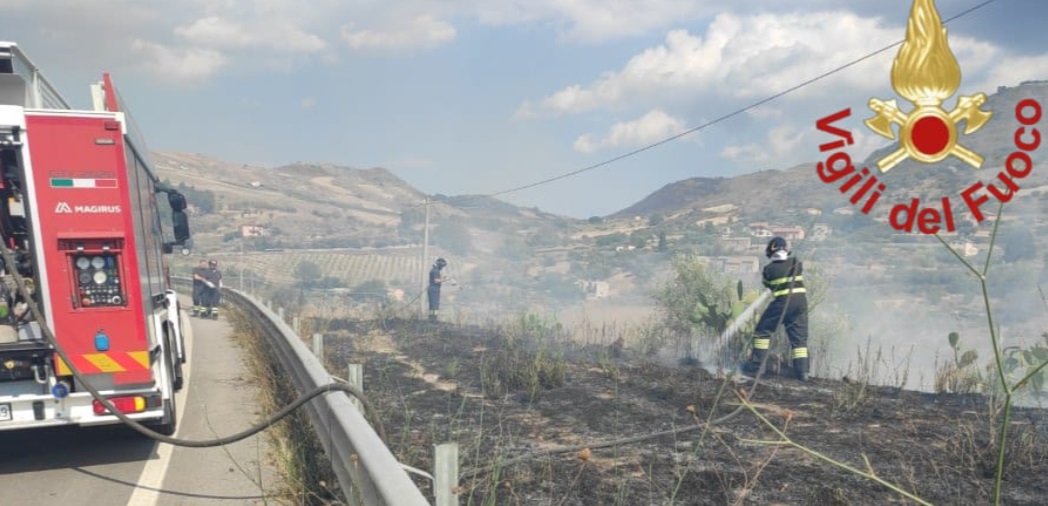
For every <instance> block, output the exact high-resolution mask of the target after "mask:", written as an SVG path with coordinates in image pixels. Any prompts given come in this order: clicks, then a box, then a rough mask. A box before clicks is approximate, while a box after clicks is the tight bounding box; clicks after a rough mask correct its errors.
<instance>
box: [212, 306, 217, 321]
mask: <svg viewBox="0 0 1048 506" xmlns="http://www.w3.org/2000/svg"><path fill="white" fill-rule="evenodd" d="M211 318H213V319H215V320H217V319H218V308H217V307H213V308H211Z"/></svg>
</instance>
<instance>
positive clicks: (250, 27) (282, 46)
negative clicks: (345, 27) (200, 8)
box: [174, 16, 327, 53]
mask: <svg viewBox="0 0 1048 506" xmlns="http://www.w3.org/2000/svg"><path fill="white" fill-rule="evenodd" d="M174 32H175V34H176V35H178V36H180V37H182V38H183V39H185V40H186V41H187V42H189V43H190V44H193V45H194V46H198V47H207V48H214V49H249V48H265V49H270V50H276V51H280V52H291V53H313V52H317V51H320V50H322V49H324V48H325V47H326V46H327V43H325V42H324V40H323V39H321V38H320V37H318V36H316V35H313V34H311V33H308V32H305V31H303V30H301V29H299V28H297V27H295V26H293V25H291V24H289V23H288V22H286V21H279V20H266V21H257V22H255V23H251V24H245V23H238V22H233V21H230V20H228V19H225V18H223V17H219V16H209V17H205V18H200V19H198V20H196V21H194V22H193V23H192V24H190V25H188V26H178V27H175V29H174Z"/></svg>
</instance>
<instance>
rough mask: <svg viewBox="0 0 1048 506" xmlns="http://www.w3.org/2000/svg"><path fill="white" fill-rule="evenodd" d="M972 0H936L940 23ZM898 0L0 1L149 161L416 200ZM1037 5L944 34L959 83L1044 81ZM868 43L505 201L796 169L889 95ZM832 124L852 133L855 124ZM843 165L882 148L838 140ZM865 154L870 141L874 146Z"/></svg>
mask: <svg viewBox="0 0 1048 506" xmlns="http://www.w3.org/2000/svg"><path fill="white" fill-rule="evenodd" d="M979 3H981V1H980V0H939V1H938V2H936V6H937V7H938V10H939V12H940V13H941V15H942V17H944V18H948V17H950V16H952V15H954V14H956V13H958V12H961V11H963V10H965V9H967V8H969V7H972V6H974V5H976V4H979ZM910 5H911V2H910V1H908V0H906V1H902V0H900V1H883V0H881V1H876V0H856V1H850V2H843V1H840V2H833V1H829V0H795V1H791V2H782V1H781V0H736V1H707V0H690V1H688V0H529V1H522V0H457V1H456V0H387V1H376V0H358V1H354V2H345V1H340V0H304V1H303V0H297V1H296V0H180V1H177V2H172V1H160V0H95V1H92V2H83V1H81V0H4V1H3V2H0V39H3V40H11V41H15V42H17V43H19V44H20V45H21V46H22V48H23V50H25V51H26V52H27V53H28V54H29V55H30V57H31V58H33V59H34V61H35V62H36V63H37V64H38V65H39V66H40V67H41V68H42V69H43V70H44V72H45V74H46V75H48V76H49V78H50V79H51V80H52V81H54V82H55V83H56V85H57V86H58V87H59V88H60V90H62V92H63V93H64V94H65V95H66V97H67V98H69V99H70V100H71V101H73V102H74V104H78V105H84V106H86V105H87V103H88V92H87V84H88V83H90V82H92V81H94V80H97V79H98V77H99V76H100V73H101V72H102V71H109V72H111V73H112V74H113V75H114V79H115V81H116V83H117V86H118V88H120V89H121V93H122V94H123V95H124V97H125V99H127V101H128V103H129V105H130V106H131V108H132V111H133V113H134V114H135V117H136V120H137V121H138V123H139V124H140V126H141V127H142V129H143V130H144V131H145V134H146V137H147V139H148V140H149V143H150V147H151V148H152V149H154V150H168V151H187V152H197V153H203V154H206V155H211V156H215V157H219V158H222V159H226V160H229V161H233V162H238V163H250V164H259V165H265V166H276V165H281V164H285V163H290V162H294V161H311V162H331V163H336V164H340V165H346V166H351V167H358V168H369V167H376V166H380V167H386V168H388V169H390V170H392V171H393V172H395V173H396V174H397V175H399V176H400V177H402V178H404V179H405V180H407V181H408V182H409V183H411V184H412V185H414V186H416V187H417V188H419V189H420V190H422V191H424V192H427V193H443V194H463V193H493V192H498V191H502V190H506V189H508V188H513V187H517V186H520V185H525V184H528V183H532V182H534V181H538V180H542V179H545V178H548V177H551V176H555V175H557V174H560V173H564V172H568V171H573V170H576V169H579V168H582V167H586V166H589V165H592V164H595V163H598V162H601V161H604V160H607V159H610V158H613V157H616V156H618V155H621V154H622V153H625V152H628V151H631V150H634V149H637V148H639V147H642V146H645V145H648V144H650V143H652V142H655V141H658V140H661V139H664V138H666V137H668V136H671V135H673V134H676V133H679V132H681V131H683V130H685V129H688V128H690V127H694V126H697V125H699V124H701V123H704V122H706V121H708V120H710V119H712V118H715V117H718V116H721V115H724V114H727V113H730V112H732V111H734V110H736V109H738V108H740V107H744V106H746V105H749V104H751V103H753V102H756V101H758V100H760V99H762V98H764V97H766V96H768V95H771V94H774V93H776V92H778V91H781V90H783V89H786V88H789V87H791V86H793V85H795V84H797V83H800V82H802V81H804V80H806V79H809V78H812V77H814V76H816V75H819V74H821V73H823V72H825V71H827V70H830V69H832V68H834V67H837V66H839V65H841V64H843V63H846V62H848V61H851V60H853V59H855V58H858V57H861V56H863V55H865V54H867V53H869V52H871V51H873V50H875V49H879V48H881V47H883V46H885V45H887V44H890V43H892V42H895V41H897V40H901V39H902V38H903V37H904V36H905V23H906V19H907V16H908V14H909V9H910ZM1044 19H1048V2H1044V1H1043V0H997V1H996V2H993V3H991V4H990V5H987V6H985V7H983V8H981V9H979V10H977V11H975V12H973V13H971V14H969V15H967V16H966V17H964V18H961V19H959V20H957V21H956V22H953V23H951V24H950V25H949V37H950V39H949V40H950V45H951V48H952V50H953V52H954V54H955V55H956V56H957V58H958V60H959V62H960V64H961V68H962V71H963V73H964V83H963V85H962V88H961V90H960V93H966V92H968V93H970V92H973V91H986V92H992V91H994V90H995V89H996V87H997V86H998V85H1007V86H1014V85H1018V84H1019V83H1020V82H1022V81H1024V80H1029V79H1048V35H1046V34H1045V32H1046V31H1045V30H1043V28H1042V27H1040V26H1038V25H1039V24H1041V23H1043V20H1044ZM894 56H895V51H894V50H893V51H889V52H887V53H884V54H882V55H880V56H878V57H876V58H873V59H871V60H869V61H867V62H864V63H862V64H860V65H857V66H855V67H852V68H850V69H848V70H845V71H843V72H841V73H839V74H836V75H834V76H833V77H830V78H827V79H825V80H823V81H820V82H819V83H817V84H815V85H812V86H809V87H807V88H804V89H803V90H801V91H799V92H797V93H795V94H791V95H789V96H786V97H783V98H781V99H778V100H776V101H773V102H771V103H769V104H766V105H764V106H761V107H759V108H757V109H754V110H752V111H750V112H748V113H746V114H744V115H740V116H736V117H734V118H732V119H730V120H728V121H725V122H722V123H719V124H717V125H715V126H712V127H710V128H708V129H704V130H702V131H699V132H696V133H694V134H690V135H687V136H685V137H683V138H681V139H680V140H677V141H674V142H670V143H667V144H664V145H662V146H659V147H657V148H654V149H651V150H649V151H645V152H644V153H641V154H639V155H637V156H634V157H630V158H628V159H626V160H623V161H619V162H615V163H612V164H609V165H607V166H605V167H602V168H600V169H597V170H594V171H590V172H586V173H584V174H581V175H579V176H575V177H571V178H567V179H563V180H560V181H557V182H555V183H551V184H548V185H543V186H540V187H537V188H533V189H528V190H524V191H520V192H515V193H511V194H508V195H505V196H503V197H501V198H504V199H506V200H508V201H511V202H513V203H516V204H521V205H526V206H538V207H540V208H542V209H544V210H547V211H551V212H555V213H560V214H564V215H568V216H574V217H580V218H585V217H588V216H591V215H600V214H607V213H611V212H614V211H617V210H619V209H622V208H624V207H626V206H629V205H630V204H632V203H634V202H636V201H638V200H640V199H641V198H643V197H645V196H646V195H648V194H649V193H651V192H653V191H655V190H657V189H658V188H660V187H662V186H663V185H665V184H668V183H671V182H674V181H677V180H680V179H685V178H689V177H695V176H731V175H736V174H741V173H746V172H752V171H756V170H762V169H769V168H777V169H781V168H787V167H790V166H793V165H796V164H798V163H803V162H809V161H813V160H816V159H817V157H818V153H817V151H816V150H815V146H816V145H817V144H818V141H819V140H820V139H822V137H821V136H820V134H819V133H818V132H816V131H815V129H814V121H815V119H817V118H819V117H821V116H824V115H826V114H829V113H831V112H834V111H836V110H838V109H840V108H842V107H852V108H853V110H855V111H856V113H855V114H856V115H862V116H865V115H866V109H865V107H866V105H865V104H866V101H867V100H868V99H869V98H870V97H873V96H877V97H883V98H886V99H887V98H891V97H892V94H893V92H892V89H891V86H890V81H889V69H890V67H891V61H892V58H893V57H894ZM858 123H859V122H858V121H853V124H858ZM856 136H857V137H856V138H857V146H855V147H854V149H853V150H852V153H853V156H859V155H858V154H857V153H864V152H869V151H871V150H873V149H875V148H878V147H881V146H883V145H884V142H882V140H881V139H879V138H876V137H875V136H873V135H872V134H871V133H869V132H864V131H856ZM885 142H886V141H885Z"/></svg>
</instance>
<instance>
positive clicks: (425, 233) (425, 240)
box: [418, 197, 429, 318]
mask: <svg viewBox="0 0 1048 506" xmlns="http://www.w3.org/2000/svg"><path fill="white" fill-rule="evenodd" d="M422 206H423V207H425V208H426V225H425V226H424V227H423V228H422V290H421V291H420V292H419V297H418V299H419V309H420V310H421V311H422V318H425V317H426V304H427V302H428V299H429V297H423V296H422V292H425V291H426V288H428V287H429V271H427V270H426V265H427V262H429V197H426V200H425V201H424V202H423V203H422Z"/></svg>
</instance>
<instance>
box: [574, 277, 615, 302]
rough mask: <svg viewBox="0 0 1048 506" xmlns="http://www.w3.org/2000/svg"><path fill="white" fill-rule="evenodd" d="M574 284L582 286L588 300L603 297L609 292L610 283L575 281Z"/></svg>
mask: <svg viewBox="0 0 1048 506" xmlns="http://www.w3.org/2000/svg"><path fill="white" fill-rule="evenodd" d="M575 284H576V285H578V286H579V287H580V288H582V291H583V292H585V293H586V298H587V299H590V300H594V299H604V298H607V297H608V295H610V294H611V284H609V283H608V282H607V281H577V282H576V283H575Z"/></svg>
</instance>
